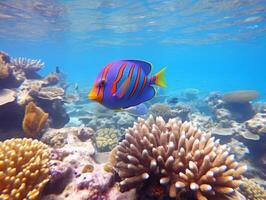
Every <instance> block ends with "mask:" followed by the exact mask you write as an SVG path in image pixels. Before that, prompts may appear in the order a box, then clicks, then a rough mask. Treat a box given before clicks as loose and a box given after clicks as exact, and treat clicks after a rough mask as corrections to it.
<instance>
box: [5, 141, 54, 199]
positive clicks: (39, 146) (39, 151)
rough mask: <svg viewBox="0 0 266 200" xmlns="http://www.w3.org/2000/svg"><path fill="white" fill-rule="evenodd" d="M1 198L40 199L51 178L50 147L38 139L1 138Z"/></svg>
mask: <svg viewBox="0 0 266 200" xmlns="http://www.w3.org/2000/svg"><path fill="white" fill-rule="evenodd" d="M0 150H1V153H0V199H3V200H10V199H39V197H40V194H41V192H42V190H43V188H44V186H45V184H46V183H47V182H48V181H49V168H48V162H49V151H48V147H47V146H46V145H45V144H43V143H42V142H39V141H37V140H31V139H11V140H6V141H4V142H0Z"/></svg>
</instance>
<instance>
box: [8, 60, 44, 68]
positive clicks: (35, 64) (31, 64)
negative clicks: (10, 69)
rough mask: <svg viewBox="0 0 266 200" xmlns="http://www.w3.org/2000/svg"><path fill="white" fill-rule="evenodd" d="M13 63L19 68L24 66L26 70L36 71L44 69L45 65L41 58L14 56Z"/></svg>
mask: <svg viewBox="0 0 266 200" xmlns="http://www.w3.org/2000/svg"><path fill="white" fill-rule="evenodd" d="M11 63H12V65H14V66H16V67H17V68H22V69H23V70H24V71H26V72H29V71H31V72H32V71H33V72H36V71H39V70H40V69H42V68H43V66H44V63H43V62H41V60H32V59H29V58H24V57H19V58H13V59H12V60H11Z"/></svg>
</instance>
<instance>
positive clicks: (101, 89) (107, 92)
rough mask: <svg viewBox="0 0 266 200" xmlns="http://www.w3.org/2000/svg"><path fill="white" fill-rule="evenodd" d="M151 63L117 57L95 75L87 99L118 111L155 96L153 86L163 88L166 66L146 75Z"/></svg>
mask: <svg viewBox="0 0 266 200" xmlns="http://www.w3.org/2000/svg"><path fill="white" fill-rule="evenodd" d="M151 69H152V66H151V64H150V63H148V62H145V61H141V60H119V61H114V62H112V63H109V64H107V65H106V66H105V67H104V68H103V69H102V70H101V71H100V73H99V74H98V76H97V78H96V80H95V82H94V85H93V88H92V89H91V91H90V93H89V95H88V98H89V99H91V100H94V101H97V102H99V103H101V104H102V105H104V106H105V107H107V108H110V109H115V110H121V109H124V108H129V107H132V106H136V105H138V104H141V103H143V102H145V101H148V100H150V99H152V98H153V97H154V95H155V94H156V91H155V89H154V85H157V86H160V87H165V86H166V83H165V78H164V73H165V68H163V69H162V70H160V71H159V72H158V73H156V74H155V75H153V76H151V77H148V76H149V74H150V72H151Z"/></svg>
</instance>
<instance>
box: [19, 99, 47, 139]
mask: <svg viewBox="0 0 266 200" xmlns="http://www.w3.org/2000/svg"><path fill="white" fill-rule="evenodd" d="M48 116H49V115H48V113H45V112H44V111H43V110H42V109H41V108H40V107H37V106H36V105H35V104H34V103H33V102H30V103H29V104H28V105H27V106H26V110H25V116H24V120H23V124H22V126H23V131H24V132H25V134H26V135H27V136H29V137H35V136H36V134H38V133H39V132H40V131H41V130H42V129H43V128H44V125H45V123H46V121H47V119H48Z"/></svg>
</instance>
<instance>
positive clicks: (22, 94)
mask: <svg viewBox="0 0 266 200" xmlns="http://www.w3.org/2000/svg"><path fill="white" fill-rule="evenodd" d="M3 66H4V67H3ZM43 66H44V64H43V63H42V62H41V61H39V60H30V59H25V58H17V59H16V58H14V59H12V60H11V62H10V58H9V56H8V55H7V54H6V53H3V52H0V71H1V73H0V76H1V77H2V78H3V77H4V79H2V78H0V127H1V128H3V129H4V133H8V132H9V131H13V129H17V136H18V137H21V136H22V135H20V133H21V132H22V131H21V130H22V122H23V116H24V112H25V107H26V105H28V103H29V102H33V103H35V104H36V105H38V106H39V107H40V108H41V109H42V110H44V112H46V113H48V114H49V122H50V123H49V126H50V127H52V128H61V127H63V126H64V125H65V124H66V123H67V122H68V121H69V116H68V115H67V113H66V110H65V108H64V103H65V101H64V97H65V91H64V89H62V88H60V87H50V86H52V85H54V84H56V83H57V82H58V75H57V74H56V73H51V74H50V75H48V76H47V77H45V78H43V77H42V76H40V75H39V74H37V71H38V70H39V69H41V68H42V67H43ZM7 68H8V76H7ZM2 72H3V73H2ZM4 135H5V136H4V137H3V139H4V138H6V139H7V138H10V137H11V136H10V137H8V134H4ZM2 136H3V135H2Z"/></svg>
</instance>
